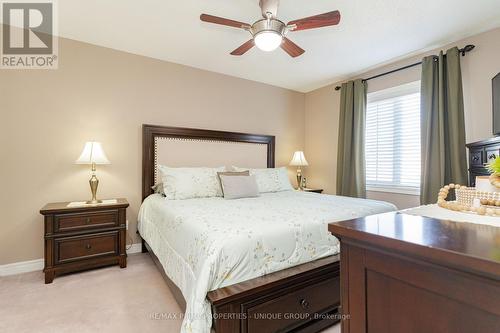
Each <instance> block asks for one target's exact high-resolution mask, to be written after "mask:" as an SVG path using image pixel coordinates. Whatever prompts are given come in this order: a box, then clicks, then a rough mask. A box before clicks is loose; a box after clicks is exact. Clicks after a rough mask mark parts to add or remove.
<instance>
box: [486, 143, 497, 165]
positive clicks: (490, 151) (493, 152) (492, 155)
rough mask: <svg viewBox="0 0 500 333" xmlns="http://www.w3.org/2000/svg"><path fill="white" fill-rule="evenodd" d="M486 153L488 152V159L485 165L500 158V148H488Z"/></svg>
mask: <svg viewBox="0 0 500 333" xmlns="http://www.w3.org/2000/svg"><path fill="white" fill-rule="evenodd" d="M485 152H486V158H485V161H484V163H490V162H493V160H494V159H495V158H497V157H498V156H500V146H493V147H486V148H485Z"/></svg>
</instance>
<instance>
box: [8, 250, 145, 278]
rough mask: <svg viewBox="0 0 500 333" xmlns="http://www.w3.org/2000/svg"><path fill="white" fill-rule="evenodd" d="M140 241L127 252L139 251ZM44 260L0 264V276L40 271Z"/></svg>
mask: <svg viewBox="0 0 500 333" xmlns="http://www.w3.org/2000/svg"><path fill="white" fill-rule="evenodd" d="M140 252H141V243H136V244H132V245H131V246H130V248H129V249H128V250H127V254H133V253H140ZM43 265H44V260H43V259H35V260H29V261H20V262H13V263H12V264H6V265H0V276H9V275H16V274H22V273H28V272H35V271H41V270H42V269H43Z"/></svg>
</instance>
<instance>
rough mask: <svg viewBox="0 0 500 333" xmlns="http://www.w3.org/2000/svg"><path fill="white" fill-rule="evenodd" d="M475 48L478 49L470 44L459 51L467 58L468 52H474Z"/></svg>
mask: <svg viewBox="0 0 500 333" xmlns="http://www.w3.org/2000/svg"><path fill="white" fill-rule="evenodd" d="M475 47H476V45H472V44H468V45H465V46H464V48H463V49H460V50H459V51H460V52H462V56H465V54H466V53H467V52H470V51H472V50H474V48H475Z"/></svg>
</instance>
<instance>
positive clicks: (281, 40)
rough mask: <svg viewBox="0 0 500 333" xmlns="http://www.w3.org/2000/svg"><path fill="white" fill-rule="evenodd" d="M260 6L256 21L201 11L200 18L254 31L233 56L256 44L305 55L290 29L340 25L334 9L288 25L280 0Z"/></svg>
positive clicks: (267, 49) (270, 1)
mask: <svg viewBox="0 0 500 333" xmlns="http://www.w3.org/2000/svg"><path fill="white" fill-rule="evenodd" d="M259 6H260V8H261V10H262V16H263V17H264V18H263V19H260V20H258V21H256V22H255V23H254V24H248V23H243V22H239V21H234V20H230V19H226V18H222V17H217V16H213V15H208V14H201V15H200V20H202V21H203V22H209V23H215V24H220V25H225V26H229V27H234V28H239V29H243V30H246V31H248V32H250V33H251V34H252V39H250V40H249V41H247V42H245V43H244V44H243V45H241V46H240V47H238V48H237V49H236V50H234V51H233V52H231V54H232V55H234V56H240V55H243V54H245V53H246V52H247V51H248V50H250V49H251V48H252V47H253V46H254V45H255V46H257V47H258V48H259V49H261V50H262V51H268V52H269V51H274V50H275V49H277V48H278V47H280V46H281V48H282V49H283V50H284V51H285V52H286V53H288V54H289V55H290V56H291V57H294V58H295V57H298V56H300V55H302V54H303V53H304V52H305V51H304V50H303V49H302V48H300V47H299V46H298V45H297V44H295V43H294V42H292V41H291V40H290V39H288V38H287V37H286V35H287V34H288V32H290V31H300V30H308V29H315V28H321V27H327V26H332V25H337V24H339V22H340V12H339V11H338V10H335V11H332V12H328V13H324V14H320V15H314V16H310V17H306V18H303V19H299V20H293V21H290V22H288V24H285V23H283V22H282V21H280V20H278V19H277V18H276V17H277V14H278V6H279V0H260V1H259Z"/></svg>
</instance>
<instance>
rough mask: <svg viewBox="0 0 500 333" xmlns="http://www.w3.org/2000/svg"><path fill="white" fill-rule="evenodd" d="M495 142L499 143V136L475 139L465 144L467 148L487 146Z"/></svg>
mask: <svg viewBox="0 0 500 333" xmlns="http://www.w3.org/2000/svg"><path fill="white" fill-rule="evenodd" d="M496 143H500V136H495V137H493V138H489V139H485V140H481V141H477V142H471V143H468V144H466V146H467V147H468V148H471V147H481V146H488V145H493V144H496Z"/></svg>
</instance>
